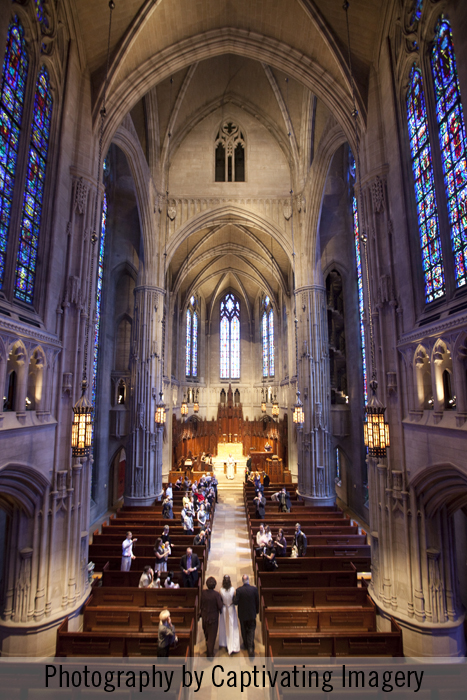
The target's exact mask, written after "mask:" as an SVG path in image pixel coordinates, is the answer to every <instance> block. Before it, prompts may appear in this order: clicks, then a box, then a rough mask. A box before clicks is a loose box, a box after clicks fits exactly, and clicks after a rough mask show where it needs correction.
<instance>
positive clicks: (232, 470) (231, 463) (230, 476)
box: [227, 453, 235, 479]
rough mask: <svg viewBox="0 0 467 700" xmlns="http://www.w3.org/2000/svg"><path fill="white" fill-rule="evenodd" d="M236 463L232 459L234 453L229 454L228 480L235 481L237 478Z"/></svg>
mask: <svg viewBox="0 0 467 700" xmlns="http://www.w3.org/2000/svg"><path fill="white" fill-rule="evenodd" d="M234 465H235V462H234V458H233V457H232V453H230V454H229V457H228V459H227V479H233V478H234V477H235V467H234Z"/></svg>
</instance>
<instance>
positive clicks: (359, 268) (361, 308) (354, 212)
mask: <svg viewBox="0 0 467 700" xmlns="http://www.w3.org/2000/svg"><path fill="white" fill-rule="evenodd" d="M352 160H353V158H352ZM354 163H355V161H354ZM351 171H352V167H351ZM352 216H353V232H354V242H355V260H356V267H357V286H358V317H359V321H360V343H361V349H362V368H363V398H364V402H365V405H366V404H367V403H368V381H367V362H366V346H365V300H364V297H363V272H362V253H361V244H360V226H359V223H358V208H357V198H356V196H355V195H353V197H352Z"/></svg>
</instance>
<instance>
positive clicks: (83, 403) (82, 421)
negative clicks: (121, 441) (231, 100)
mask: <svg viewBox="0 0 467 700" xmlns="http://www.w3.org/2000/svg"><path fill="white" fill-rule="evenodd" d="M114 8H115V3H114V2H113V0H110V2H109V31H108V38H107V64H106V72H105V81H104V90H103V95H102V109H101V111H100V117H101V123H100V132H99V154H98V160H97V179H96V197H95V200H94V213H93V222H92V234H91V244H92V248H91V266H90V276H89V283H88V304H87V320H86V327H85V337H84V357H83V377H82V380H81V396H80V398H79V399H78V401H77V402H76V403H75V405H74V406H73V423H72V426H71V453H72V455H73V457H87V456H88V455H89V454H90V452H91V447H92V434H93V411H94V407H93V405H92V403H91V401H90V400H89V398H88V397H87V396H86V391H87V388H88V380H87V364H88V345H89V327H90V325H91V301H92V290H93V281H94V257H95V255H94V248H95V246H96V243H97V242H98V240H99V235H98V232H97V221H98V201H99V185H100V182H101V177H102V172H101V170H102V145H103V141H104V122H105V117H106V109H105V101H106V93H107V83H108V78H109V60H110V36H111V29H112V12H113V10H114Z"/></svg>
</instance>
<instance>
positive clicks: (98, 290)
mask: <svg viewBox="0 0 467 700" xmlns="http://www.w3.org/2000/svg"><path fill="white" fill-rule="evenodd" d="M106 233H107V196H106V195H105V194H104V201H103V204H102V218H101V239H100V242H99V259H98V262H97V284H96V323H95V326H94V349H93V356H92V368H93V372H92V392H91V394H92V405H93V406H94V407H95V406H96V390H97V360H98V356H99V332H100V326H101V310H102V308H101V307H102V281H103V278H104V253H105V234H106Z"/></svg>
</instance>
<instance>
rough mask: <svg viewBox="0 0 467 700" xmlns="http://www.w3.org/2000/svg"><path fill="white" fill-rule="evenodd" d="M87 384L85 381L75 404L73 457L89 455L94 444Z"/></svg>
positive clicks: (72, 437)
mask: <svg viewBox="0 0 467 700" xmlns="http://www.w3.org/2000/svg"><path fill="white" fill-rule="evenodd" d="M86 387H87V384H86V382H83V385H82V395H81V398H80V399H79V400H78V401H77V402H76V404H75V405H74V406H73V424H72V426H71V450H72V454H73V457H87V455H89V453H90V451H91V444H92V404H91V402H90V401H89V400H88V399H87V398H86V396H85V395H84V394H85V391H86Z"/></svg>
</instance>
